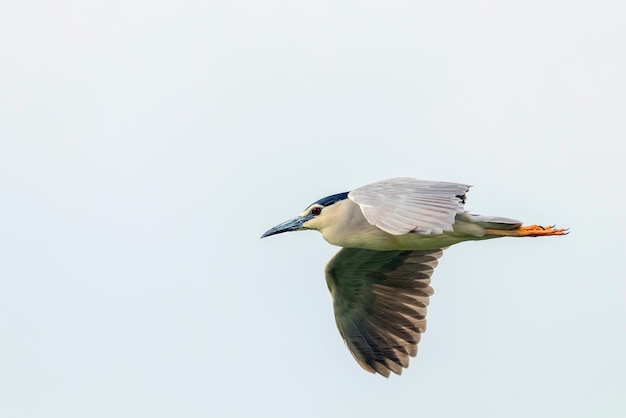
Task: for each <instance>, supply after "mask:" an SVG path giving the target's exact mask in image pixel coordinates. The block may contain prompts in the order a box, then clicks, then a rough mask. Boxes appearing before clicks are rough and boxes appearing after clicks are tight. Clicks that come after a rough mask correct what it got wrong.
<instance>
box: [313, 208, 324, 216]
mask: <svg viewBox="0 0 626 418" xmlns="http://www.w3.org/2000/svg"><path fill="white" fill-rule="evenodd" d="M320 213H322V208H320V207H319V206H316V207H314V208H313V209H311V215H313V216H317V215H319V214H320Z"/></svg>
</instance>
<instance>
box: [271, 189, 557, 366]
mask: <svg viewBox="0 0 626 418" xmlns="http://www.w3.org/2000/svg"><path fill="white" fill-rule="evenodd" d="M469 188H470V186H468V185H465V184H458V183H448V182H436V181H427V180H417V179H413V178H406V177H403V178H394V179H389V180H383V181H379V182H376V183H372V184H368V185H366V186H362V187H359V188H356V189H354V190H352V191H350V192H345V193H339V194H334V195H332V196H328V197H324V198H322V199H320V200H318V201H316V202H314V203H312V204H311V205H309V206H308V207H307V208H306V209H305V210H304V212H302V213H300V214H299V215H298V216H296V217H295V218H293V219H290V220H288V221H286V222H283V223H281V224H279V225H276V226H275V227H273V228H271V229H270V230H268V231H267V232H266V233H264V234H263V235H262V236H261V238H264V237H269V236H271V235H276V234H280V233H283V232H288V231H301V230H307V229H312V230H317V231H319V232H320V233H321V234H322V237H323V238H324V239H325V240H326V241H328V242H329V243H330V244H333V245H337V246H339V247H342V248H341V250H339V252H337V254H336V255H335V256H334V257H333V258H332V259H331V260H330V261H329V262H328V264H327V265H326V269H325V274H326V283H327V285H328V289H329V290H330V293H331V295H332V299H333V307H334V311H335V321H336V323H337V328H339V332H340V334H341V336H342V338H343V340H344V342H345V343H346V345H347V347H348V349H349V350H350V353H351V354H352V355H353V356H354V358H355V359H356V361H357V362H358V363H359V365H360V366H361V367H362V368H363V369H365V370H367V371H368V372H371V373H379V374H381V375H383V376H385V377H389V375H390V373H391V372H393V373H395V374H401V373H402V370H403V368H406V367H408V366H409V358H410V357H415V355H416V354H417V344H418V342H419V340H420V336H421V334H422V333H423V332H424V331H425V330H426V307H427V305H428V298H429V297H430V296H431V295H432V294H433V289H432V287H431V286H430V278H431V276H432V274H433V271H434V269H435V267H436V266H437V263H438V260H439V258H440V257H441V255H442V253H443V250H445V249H446V248H447V247H449V246H450V245H454V244H457V243H459V242H463V241H478V240H485V239H492V238H500V237H541V236H552V235H565V234H567V232H568V230H567V229H562V228H555V227H554V226H539V225H527V226H523V225H522V223H521V222H519V221H516V220H513V219H508V218H502V217H497V216H484V215H475V214H471V213H469V212H467V211H466V210H465V209H464V204H465V198H466V193H467V191H468V190H469Z"/></svg>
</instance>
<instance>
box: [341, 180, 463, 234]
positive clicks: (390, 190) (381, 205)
mask: <svg viewBox="0 0 626 418" xmlns="http://www.w3.org/2000/svg"><path fill="white" fill-rule="evenodd" d="M469 188H470V186H468V185H466V184H458V183H447V182H437V181H427V180H417V179H413V178H408V177H401V178H394V179H389V180H383V181H379V182H376V183H372V184H368V185H366V186H362V187H359V188H357V189H354V190H352V191H351V192H350V193H349V194H348V197H349V198H350V199H351V200H352V201H353V202H354V203H356V204H358V205H359V206H360V208H361V211H362V212H363V216H365V219H367V221H368V222H369V223H370V224H372V225H374V226H376V227H378V228H380V229H382V230H383V231H385V232H388V233H390V234H392V235H402V234H406V233H409V232H416V233H420V234H441V233H442V232H443V231H452V225H453V224H454V218H455V216H456V215H457V214H458V213H463V212H464V211H465V210H464V208H463V204H464V203H465V193H466V192H467V191H468V190H469Z"/></svg>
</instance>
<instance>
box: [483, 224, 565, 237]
mask: <svg viewBox="0 0 626 418" xmlns="http://www.w3.org/2000/svg"><path fill="white" fill-rule="evenodd" d="M568 233H569V229H567V228H556V227H555V226H554V225H552V226H541V225H522V226H520V227H519V228H517V229H511V230H498V229H485V235H495V236H499V237H505V236H506V237H544V236H551V235H567V234H568Z"/></svg>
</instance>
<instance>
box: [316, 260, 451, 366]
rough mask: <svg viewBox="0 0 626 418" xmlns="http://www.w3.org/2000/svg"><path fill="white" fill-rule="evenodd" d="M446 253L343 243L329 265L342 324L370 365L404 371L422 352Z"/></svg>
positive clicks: (361, 361)
mask: <svg viewBox="0 0 626 418" xmlns="http://www.w3.org/2000/svg"><path fill="white" fill-rule="evenodd" d="M442 253H443V249H438V250H426V251H372V250H365V249H354V248H343V249H341V250H340V251H339V252H338V253H337V254H336V255H335V256H334V257H333V258H332V259H331V260H330V262H329V263H328V265H327V266H326V282H327V284H328V288H329V290H330V292H331V294H332V296H333V305H334V309H335V320H336V322H337V327H338V328H339V332H340V333H341V336H342V337H343V339H344V341H345V343H346V345H347V346H348V349H349V350H350V352H351V353H352V355H353V356H354V358H355V359H356V360H357V362H358V363H359V364H360V365H361V367H363V368H364V369H365V370H367V371H369V372H372V373H380V374H381V375H383V376H389V374H390V372H394V373H396V374H400V373H402V368H406V367H408V365H409V357H414V356H415V355H416V354H417V343H418V342H419V340H420V336H421V334H422V333H423V332H424V331H425V330H426V307H427V306H428V298H429V296H431V295H432V294H433V289H432V288H431V287H430V277H431V276H432V274H433V271H434V269H435V267H436V266H437V263H438V259H439V257H441V255H442Z"/></svg>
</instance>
